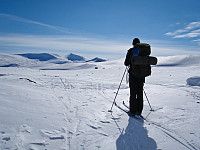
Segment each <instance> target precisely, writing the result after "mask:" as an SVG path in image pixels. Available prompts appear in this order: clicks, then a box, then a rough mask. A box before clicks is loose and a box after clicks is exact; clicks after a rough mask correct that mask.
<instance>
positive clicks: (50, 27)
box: [0, 13, 70, 33]
mask: <svg viewBox="0 0 200 150" xmlns="http://www.w3.org/2000/svg"><path fill="white" fill-rule="evenodd" d="M0 16H2V17H6V18H9V19H11V20H16V21H20V22H24V23H29V24H35V25H39V26H43V27H46V28H49V29H52V30H56V31H60V32H63V33H70V32H69V31H68V30H67V29H66V28H62V27H58V26H52V25H49V24H45V23H42V22H38V21H33V20H30V19H25V18H22V17H18V16H14V15H10V14H4V13H0Z"/></svg>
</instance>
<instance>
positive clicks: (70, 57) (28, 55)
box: [17, 53, 106, 64]
mask: <svg viewBox="0 0 200 150" xmlns="http://www.w3.org/2000/svg"><path fill="white" fill-rule="evenodd" d="M17 55H20V56H23V57H25V58H28V59H36V60H39V61H49V60H54V61H55V63H56V64H64V63H67V62H69V61H72V62H90V61H92V62H104V61H106V60H105V59H102V58H98V57H95V58H93V59H91V60H86V58H84V57H83V56H80V55H77V54H73V53H70V54H69V55H67V56H66V58H62V61H57V62H56V60H58V59H60V58H61V57H60V56H58V55H57V54H49V53H26V54H17ZM65 59H66V60H65Z"/></svg>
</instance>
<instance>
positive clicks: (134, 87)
mask: <svg viewBox="0 0 200 150" xmlns="http://www.w3.org/2000/svg"><path fill="white" fill-rule="evenodd" d="M138 43H140V40H139V39H138V38H135V39H134V40H133V43H132V45H133V47H132V48H130V49H129V50H128V52H127V54H126V59H125V62H124V65H125V66H127V67H129V70H128V72H129V87H130V101H129V103H130V114H131V115H133V116H135V115H141V114H142V110H143V86H144V83H145V77H144V76H141V77H140V76H136V75H135V74H137V71H138V70H139V69H140V68H141V67H142V66H139V65H132V63H131V58H132V56H138V55H139V51H138V49H134V47H135V46H136V45H137V44H138Z"/></svg>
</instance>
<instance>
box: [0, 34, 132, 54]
mask: <svg viewBox="0 0 200 150" xmlns="http://www.w3.org/2000/svg"><path fill="white" fill-rule="evenodd" d="M0 46H2V47H3V46H4V47H5V46H8V47H21V48H36V49H46V50H57V51H59V50H66V49H69V50H79V51H86V50H87V51H90V52H93V53H95V52H103V53H120V52H121V51H124V50H126V49H128V47H129V45H128V44H126V43H122V42H120V41H113V40H108V39H103V38H102V39H101V38H93V37H82V36H62V35H61V36H41V35H21V34H9V35H4V36H0Z"/></svg>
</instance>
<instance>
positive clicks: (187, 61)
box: [157, 55, 200, 66]
mask: <svg viewBox="0 0 200 150" xmlns="http://www.w3.org/2000/svg"><path fill="white" fill-rule="evenodd" d="M191 65H200V55H178V56H165V57H158V64H157V66H191Z"/></svg>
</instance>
